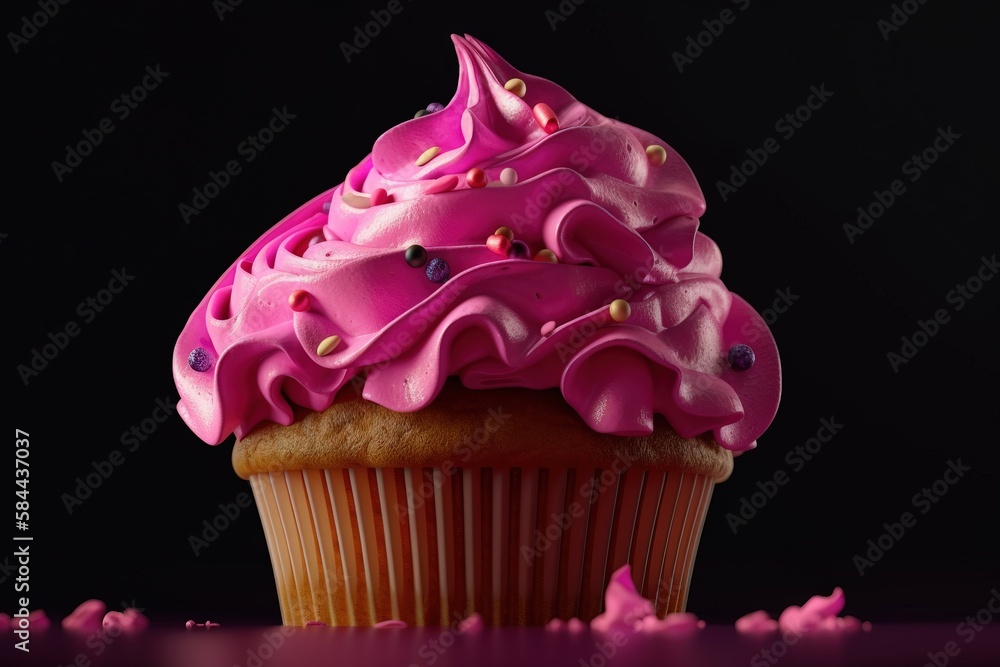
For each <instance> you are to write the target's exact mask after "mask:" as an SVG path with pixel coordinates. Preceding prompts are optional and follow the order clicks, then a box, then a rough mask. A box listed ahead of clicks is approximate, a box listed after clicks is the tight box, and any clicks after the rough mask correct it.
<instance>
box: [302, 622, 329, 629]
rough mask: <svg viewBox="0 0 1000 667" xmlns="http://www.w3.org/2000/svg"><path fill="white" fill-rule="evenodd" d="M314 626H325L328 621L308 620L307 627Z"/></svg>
mask: <svg viewBox="0 0 1000 667" xmlns="http://www.w3.org/2000/svg"><path fill="white" fill-rule="evenodd" d="M314 626H323V627H325V626H326V623H324V622H323V621H306V627H307V628H311V627H314Z"/></svg>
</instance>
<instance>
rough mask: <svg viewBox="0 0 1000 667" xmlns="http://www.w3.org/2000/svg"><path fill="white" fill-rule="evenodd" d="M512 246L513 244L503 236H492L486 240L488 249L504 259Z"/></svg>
mask: <svg viewBox="0 0 1000 667" xmlns="http://www.w3.org/2000/svg"><path fill="white" fill-rule="evenodd" d="M511 245H513V242H512V241H511V240H510V239H509V238H507V237H506V236H503V235H502V234H491V235H490V237H489V238H488V239H486V247H487V248H489V249H490V250H492V251H493V252H495V253H496V254H498V255H502V256H504V257H506V256H507V253H508V252H510V247H511Z"/></svg>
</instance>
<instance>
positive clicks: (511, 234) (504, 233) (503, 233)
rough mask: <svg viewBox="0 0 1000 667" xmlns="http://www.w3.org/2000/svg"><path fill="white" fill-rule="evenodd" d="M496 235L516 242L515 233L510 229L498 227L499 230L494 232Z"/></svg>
mask: <svg viewBox="0 0 1000 667" xmlns="http://www.w3.org/2000/svg"><path fill="white" fill-rule="evenodd" d="M493 233H494V234H499V235H500V236H506V237H507V238H508V239H510V240H511V241H513V240H514V232H513V231H512V230H511V228H510V227H497V230H496V231H495V232H493Z"/></svg>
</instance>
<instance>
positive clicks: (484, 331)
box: [173, 36, 780, 451]
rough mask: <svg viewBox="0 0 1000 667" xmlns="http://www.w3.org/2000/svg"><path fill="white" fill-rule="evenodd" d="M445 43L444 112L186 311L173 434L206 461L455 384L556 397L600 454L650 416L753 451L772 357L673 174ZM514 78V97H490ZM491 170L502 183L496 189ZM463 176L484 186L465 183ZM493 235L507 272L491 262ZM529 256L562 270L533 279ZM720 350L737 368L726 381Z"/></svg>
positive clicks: (616, 129) (668, 166)
mask: <svg viewBox="0 0 1000 667" xmlns="http://www.w3.org/2000/svg"><path fill="white" fill-rule="evenodd" d="M453 40H454V42H455V47H456V50H457V52H458V59H459V81H458V90H457V92H456V94H455V96H454V97H453V98H452V100H451V101H450V102H449V103H448V104H447V105H445V106H444V108H443V109H440V110H438V111H436V112H434V113H428V114H426V115H424V116H422V117H418V118H414V119H412V120H407V121H406V122H403V123H401V124H400V125H397V126H396V127H393V128H392V129H390V130H388V131H387V132H385V133H384V134H383V135H382V136H380V137H379V138H378V139H377V140H376V141H375V145H374V147H373V149H372V152H371V154H370V155H368V156H367V157H365V158H364V159H363V160H362V161H361V162H360V163H359V164H358V165H357V166H355V167H354V168H353V169H351V170H350V172H349V173H348V175H347V178H346V180H345V182H344V183H342V184H341V185H338V186H337V187H335V188H333V189H332V190H330V191H328V192H324V193H323V194H321V195H319V196H317V197H315V198H314V199H313V200H312V201H309V202H308V203H306V204H305V205H303V206H301V207H300V208H299V209H298V210H296V211H295V212H293V213H292V214H291V215H289V216H288V217H287V218H285V219H284V220H282V221H281V222H280V223H278V224H277V225H275V226H274V227H272V228H271V229H270V230H269V231H267V232H266V233H265V234H264V235H263V236H262V237H261V238H260V239H259V240H258V241H257V242H256V243H254V244H253V245H252V246H251V247H250V248H249V249H248V250H247V252H246V253H245V254H244V255H243V256H242V257H241V258H240V259H238V260H237V261H236V262H235V263H234V264H233V266H232V267H231V268H230V269H229V270H228V271H227V272H226V273H225V275H223V276H222V278H221V279H220V280H219V281H218V283H216V285H215V287H213V288H212V290H211V291H210V292H209V294H208V295H206V296H205V298H204V299H203V300H202V302H201V303H200V304H199V305H198V307H197V309H196V310H195V311H194V313H193V314H192V316H191V318H190V320H189V321H188V323H187V326H186V327H185V328H184V330H183V332H182V333H181V335H180V338H179V340H178V342H177V346H176V348H175V351H174V363H173V369H174V377H175V380H176V383H177V386H178V389H179V392H180V396H181V400H180V402H179V404H178V411H179V412H180V414H181V415H182V417H183V418H184V420H185V421H186V422H187V423H188V425H189V426H190V427H191V428H192V429H193V430H194V431H195V433H197V434H198V436H200V437H201V438H202V439H203V440H205V441H207V442H209V443H211V444H217V443H219V442H221V441H222V440H224V439H225V438H226V437H227V436H228V435H229V434H230V433H233V432H235V433H236V435H237V437H242V435H243V434H244V433H247V432H249V430H250V429H252V428H253V427H254V426H255V425H257V424H259V423H261V422H263V421H265V420H271V421H274V422H277V423H280V424H286V425H287V424H290V423H291V422H292V420H293V417H294V410H295V407H296V406H298V407H300V408H307V409H310V410H316V411H321V410H324V409H326V408H327V407H329V406H330V405H331V404H332V403H333V402H334V400H335V399H337V396H338V393H339V392H358V393H359V394H360V395H361V396H363V398H364V399H367V400H370V401H375V402H377V403H379V404H381V405H383V406H385V407H386V408H389V409H391V410H395V411H413V410H419V409H421V408H422V407H424V406H426V405H427V404H428V403H430V402H431V401H433V400H434V398H435V396H437V394H438V392H439V391H440V389H441V387H442V386H443V384H444V382H445V380H446V378H448V377H449V376H458V377H459V378H460V379H461V381H462V382H463V384H464V385H465V386H466V387H468V388H469V389H470V390H476V389H489V388H495V387H523V388H528V389H544V388H552V387H559V388H560V389H561V391H562V394H563V396H564V397H565V399H566V401H567V402H568V403H569V404H570V405H571V406H572V407H573V408H574V409H575V410H576V411H577V412H578V413H579V414H580V416H581V417H582V418H583V419H584V421H585V422H586V423H587V424H588V425H589V426H590V427H591V428H593V429H594V430H596V431H598V432H602V433H614V434H618V435H648V434H650V433H651V432H652V429H653V423H654V415H655V414H661V415H663V416H664V417H665V418H666V419H667V421H668V422H669V423H670V425H671V426H672V427H673V428H674V430H676V431H677V432H678V433H679V434H680V435H682V436H684V437H692V436H695V435H699V434H702V433H708V432H711V433H712V435H713V436H714V438H715V440H716V441H717V442H718V443H719V444H720V445H722V446H723V447H726V448H728V449H731V450H734V451H742V450H746V449H749V448H751V447H753V446H754V445H755V441H756V438H757V437H758V436H759V435H760V434H761V433H762V432H763V431H764V429H765V428H766V427H767V426H768V424H769V423H770V422H771V420H772V418H773V417H774V414H775V411H776V409H777V404H778V398H779V394H780V369H779V362H778V355H777V350H776V348H775V345H774V340H773V338H772V337H771V334H770V332H769V331H768V329H767V326H766V325H765V323H764V322H763V320H762V319H761V318H760V316H759V315H758V314H757V313H756V312H755V311H754V310H753V308H751V307H750V306H749V305H748V304H747V303H746V302H744V301H743V300H742V299H740V298H739V297H738V296H736V295H734V294H732V293H731V292H730V291H729V290H728V289H726V287H725V285H723V283H722V281H721V280H720V279H719V276H720V274H721V271H722V258H721V255H720V252H719V249H718V247H717V246H716V244H715V243H714V242H713V241H711V240H710V239H709V238H708V237H707V236H705V235H704V234H702V233H700V232H698V224H699V220H698V219H699V217H700V216H701V215H702V213H703V212H704V210H705V200H704V197H703V196H702V193H701V189H700V188H699V186H698V184H697V182H696V180H695V178H694V176H693V174H692V173H691V170H690V168H689V167H688V165H687V163H685V162H684V160H683V159H682V158H681V157H680V156H679V155H678V154H677V153H676V152H674V151H673V150H672V149H671V148H670V146H669V145H667V144H666V143H665V142H663V141H662V140H660V139H658V138H657V137H655V136H653V135H652V134H650V133H648V132H645V131H643V130H640V129H638V128H635V127H632V126H629V125H627V124H625V123H622V122H619V121H616V120H614V119H610V118H606V117H604V116H602V115H601V114H599V113H597V112H596V111H594V110H592V109H590V108H589V107H587V106H585V105H583V104H582V103H580V102H578V101H577V100H576V99H574V98H573V97H572V96H571V95H570V94H569V93H567V92H566V91H565V90H563V89H562V88H560V87H559V86H557V85H556V84H554V83H552V82H550V81H547V80H545V79H542V78H538V77H534V76H530V75H528V74H523V73H521V72H519V71H517V70H515V69H514V68H513V67H511V66H510V65H509V64H508V63H507V62H505V61H504V60H503V59H502V58H500V57H499V56H498V55H497V54H496V53H495V52H493V51H492V50H491V49H490V48H489V47H487V46H486V45H484V44H483V43H481V42H479V41H477V40H476V39H474V38H472V37H468V36H467V37H464V38H463V37H459V36H454V37H453ZM514 78H518V79H521V80H522V81H523V82H524V87H523V89H522V90H519V89H518V86H513V85H512V86H508V87H510V88H511V89H512V90H508V89H507V88H508V87H505V84H506V83H507V82H508V81H510V80H511V79H514ZM540 103H541V104H544V105H547V106H548V108H549V109H550V110H551V112H552V116H554V118H555V119H556V123H555V124H552V125H549V126H548V127H545V125H544V123H543V121H547V120H548V116H546V115H545V110H544V109H543V110H542V112H541V113H542V115H541V117H539V116H538V115H537V114H536V105H538V104H540ZM556 124H557V126H558V127H557V129H556V128H555V127H554V126H555V125H556ZM649 146H659V147H662V148H663V149H664V150H665V155H666V159H665V160H662V163H661V159H662V157H663V152H658V151H659V149H651V150H652V152H651V153H649V154H647V150H646V149H647V147H649ZM432 147H437V148H438V149H439V150H438V151H437V152H436V154H434V155H433V157H431V158H430V159H429V161H425V159H421V156H423V157H424V158H426V157H427V151H428V149H430V148H432ZM433 152H434V151H430V153H433ZM508 168H509V169H512V170H514V172H516V182H512V181H513V179H512V178H511V177H510V176H511V172H507V174H506V176H505V178H504V179H503V182H502V181H501V176H500V175H501V172H502V171H503V170H505V169H508ZM474 169H481V170H482V171H483V172H484V174H485V176H486V177H487V180H488V185H487V186H485V187H481V183H475V182H474V180H475V179H469V180H467V178H466V176H467V174H468V172H469V171H470V170H474ZM470 181H471V182H473V185H475V186H476V187H473V185H470ZM500 226H507V227H509V228H510V229H511V230H512V231H513V234H514V238H515V242H519V247H520V252H521V254H520V255H516V254H507V253H504V252H498V251H496V250H495V249H491V248H490V247H488V246H487V243H486V242H487V239H488V237H490V236H491V235H492V234H494V231H495V230H497V228H498V227H500ZM520 244H525V245H526V247H525V245H520ZM411 245H420V246H422V247H423V248H425V249H426V253H427V257H428V259H429V260H434V259H440V260H443V261H444V262H446V263H447V266H448V269H449V276H448V278H447V279H446V280H444V281H443V282H432V280H430V279H429V278H428V272H427V271H426V267H423V266H421V267H418V268H414V267H412V266H411V265H410V264H409V263H408V262H407V261H406V260H405V258H404V251H405V249H406V248H407V247H409V246H411ZM542 249H548V250H550V251H551V252H552V253H554V255H555V257H556V258H557V259H558V261H557V262H552V261H536V260H533V259H532V257H533V256H535V255H536V254H537V253H538V251H540V250H542ZM525 251H527V256H526V257H525V256H524V254H523V253H524V252H525ZM550 258H551V256H550ZM438 279H439V280H440V277H438ZM293 293H295V298H293V301H294V302H295V303H294V306H295V307H294V308H293V307H292V306H291V305H290V302H289V297H290V295H292V294H293ZM616 299H623V300H625V301H627V302H628V304H629V306H630V314H629V315H628V317H627V319H625V320H624V321H618V319H616V318H613V317H611V316H610V315H609V304H611V303H612V302H613V301H614V300H616ZM619 306H620V304H619ZM331 336H337V337H339V339H330V337H331ZM323 341H327V343H326V344H325V345H323V346H321V345H320V344H321V343H322V342H323ZM738 344H744V345H749V346H751V347H752V350H753V353H754V354H753V358H754V360H753V365H752V367H750V368H748V369H743V370H741V369H740V368H738V367H735V366H739V364H736V365H734V366H731V365H730V363H729V361H728V354H729V351H730V349H731V348H732V347H733V346H734V345H738ZM333 345H335V346H333ZM331 346H333V347H332V351H330V348H331ZM321 353H322V354H321Z"/></svg>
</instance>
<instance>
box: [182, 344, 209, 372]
mask: <svg viewBox="0 0 1000 667" xmlns="http://www.w3.org/2000/svg"><path fill="white" fill-rule="evenodd" d="M212 362H213V359H212V355H211V354H209V353H208V350H206V349H205V348H203V347H196V348H194V349H193V350H191V354H189V355H188V366H190V367H191V368H193V369H194V370H196V371H198V372H199V373H204V372H205V371H207V370H208V369H209V368H211V367H212Z"/></svg>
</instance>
